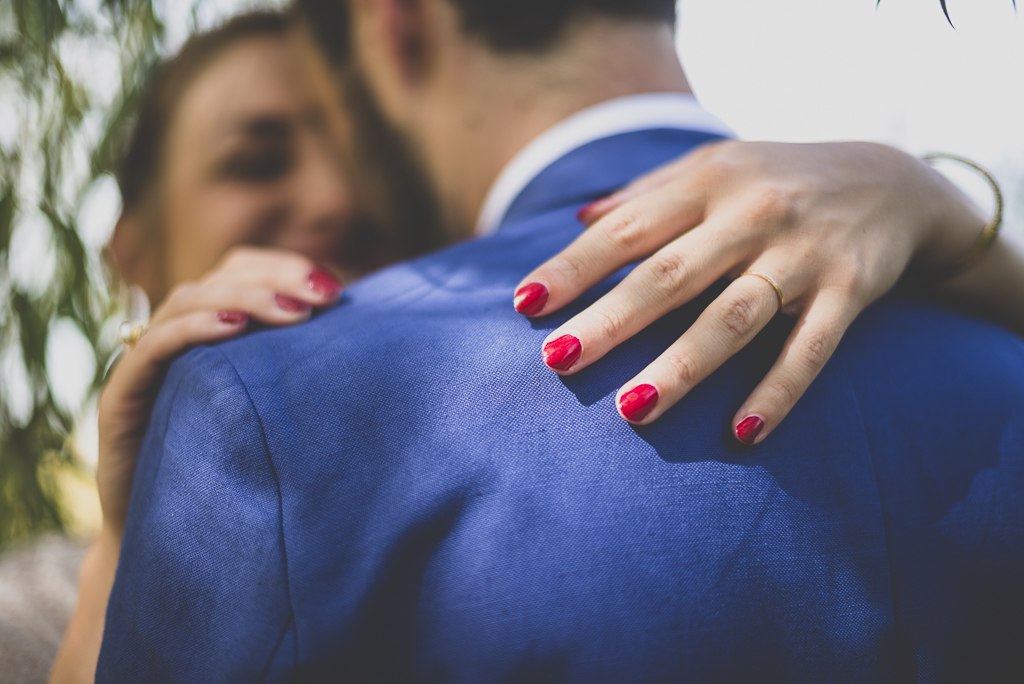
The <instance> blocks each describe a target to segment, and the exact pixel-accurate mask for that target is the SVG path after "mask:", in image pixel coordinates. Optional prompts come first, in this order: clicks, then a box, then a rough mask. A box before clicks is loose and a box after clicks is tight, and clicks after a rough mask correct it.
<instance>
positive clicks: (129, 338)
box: [117, 321, 146, 347]
mask: <svg viewBox="0 0 1024 684" xmlns="http://www.w3.org/2000/svg"><path fill="white" fill-rule="evenodd" d="M145 332H146V326H145V325H143V324H142V323H135V322H133V321H125V322H123V323H122V324H121V325H120V326H119V327H118V329H117V334H118V336H120V338H121V341H122V342H124V343H125V344H127V345H128V346H129V347H134V346H135V343H136V342H138V341H139V338H140V337H142V335H143V333H145Z"/></svg>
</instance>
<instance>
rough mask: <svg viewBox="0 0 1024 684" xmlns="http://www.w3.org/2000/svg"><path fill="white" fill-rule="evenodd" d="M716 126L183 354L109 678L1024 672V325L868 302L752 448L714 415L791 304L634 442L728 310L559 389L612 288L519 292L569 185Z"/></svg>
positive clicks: (117, 624)
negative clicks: (555, 311) (634, 392)
mask: <svg viewBox="0 0 1024 684" xmlns="http://www.w3.org/2000/svg"><path fill="white" fill-rule="evenodd" d="M701 141H702V138H701V137H700V136H695V135H694V134H688V133H685V132H680V131H649V132H644V133H637V134H631V135H626V136H619V137H618V138H609V139H606V140H603V141H599V142H597V143H592V144H591V145H589V146H587V147H586V148H583V149H581V150H578V151H577V152H575V153H573V154H571V155H569V156H568V157H566V158H564V159H563V160H561V161H560V162H558V163H557V164H556V165H554V166H553V167H551V168H550V169H548V171H546V172H545V173H544V174H542V175H541V176H540V177H538V178H537V180H536V181H535V183H534V185H533V186H531V187H528V188H527V190H526V191H525V192H524V193H523V194H522V195H521V197H520V200H519V201H518V202H517V204H516V205H515V206H513V208H512V210H511V212H510V215H511V217H512V218H510V219H509V220H508V221H507V222H506V224H505V226H504V227H503V228H502V229H501V231H500V232H499V233H498V234H497V235H495V236H492V237H490V238H487V239H484V240H479V241H476V242H473V243H470V244H466V245H462V246H460V247H457V248H455V249H452V250H448V251H446V252H442V253H440V254H437V255H434V256H431V257H428V258H426V259H423V260H420V261H418V262H414V263H412V264H408V265H404V266H401V267H398V268H396V269H390V270H388V271H386V272H384V273H382V274H379V275H377V276H374V277H372V278H369V279H367V280H366V281H364V282H362V283H360V284H359V285H357V286H356V287H354V288H352V290H351V291H350V293H349V295H348V299H349V301H347V302H345V303H344V304H343V305H342V306H340V307H338V308H337V309H336V310H334V311H331V312H329V313H327V314H324V315H322V316H321V317H319V318H318V319H317V320H315V321H314V322H312V323H311V324H309V325H307V326H303V327H301V328H298V329H295V330H286V331H276V332H268V333H262V334H259V335H253V336H250V337H248V338H245V339H243V340H240V341H236V342H232V343H229V344H225V345H222V346H220V347H218V348H215V349H202V350H197V351H195V352H193V353H192V354H190V355H189V356H188V357H186V358H185V359H183V360H182V361H179V362H178V363H177V364H175V366H174V367H173V368H172V371H171V373H170V375H169V376H168V380H167V383H166V385H165V388H164V390H163V392H162V394H161V397H160V399H159V401H158V405H157V408H156V411H155V414H154V423H153V426H152V427H151V430H150V433H149V435H148V436H147V442H146V447H145V449H144V453H143V455H142V458H141V461H140V466H139V472H138V475H137V478H136V483H135V491H134V492H133V500H132V511H131V513H130V522H129V527H128V530H127V532H126V537H125V545H124V548H123V552H122V556H121V565H120V567H119V570H118V572H119V575H118V580H117V583H116V584H115V588H114V592H113V594H112V597H111V603H110V610H109V613H108V626H107V631H106V635H105V639H104V650H103V653H102V655H101V661H100V670H99V673H100V679H101V680H103V679H105V678H109V679H111V680H124V681H143V680H144V681H156V680H161V679H165V680H175V681H220V680H231V681H250V680H253V679H260V678H264V679H266V680H267V681H280V680H282V679H284V678H287V677H290V676H295V674H296V673H298V672H301V673H302V674H305V675H307V676H309V677H310V679H311V680H313V681H335V680H338V679H342V680H348V681H359V682H362V681H386V682H394V681H421V680H428V681H434V680H436V681H452V682H482V681H531V682H532V681H547V680H550V681H566V682H602V681H608V682H627V681H680V680H687V681H690V680H694V681H746V680H757V681H823V680H831V679H837V678H838V679H844V680H845V679H851V680H869V681H877V680H888V679H900V678H915V675H916V677H917V678H920V679H921V680H922V681H942V680H949V681H958V680H963V679H964V678H977V679H983V680H987V681H992V680H994V679H997V678H998V676H999V675H1000V674H1003V673H1005V668H1007V667H1011V666H1012V667H1015V668H1017V672H1018V673H1019V672H1020V667H1021V661H1020V658H1021V656H1020V655H1014V653H1013V648H1012V647H1013V645H1014V644H1019V643H1020V639H1021V627H1020V620H1019V619H1018V617H1017V616H1018V615H1019V614H1020V610H1021V609H1022V608H1024V596H1022V590H1021V588H1020V583H1019V577H1020V576H1021V573H1022V572H1024V539H1022V536H1024V506H1022V503H1024V502H1022V501H1021V498H1022V493H1021V492H1022V490H1024V344H1022V343H1021V342H1020V341H1019V340H1017V339H1015V338H1013V337H1012V336H1010V335H1009V334H1007V333H1004V332H1002V331H1000V330H997V329H994V328H992V327H991V326H988V325H985V324H982V323H978V322H974V321H968V320H965V319H962V318H960V317H958V316H955V315H953V314H949V313H946V312H941V311H937V310H933V309H931V308H928V307H923V306H918V305H913V304H908V303H903V302H899V301H886V302H882V303H880V304H879V305H877V306H876V307H874V308H873V309H872V310H870V311H869V312H867V313H866V314H865V315H864V316H863V317H862V319H861V320H860V321H858V323H857V324H856V325H855V326H854V327H853V328H851V330H850V332H849V333H848V335H847V338H846V340H845V341H844V343H843V345H842V346H841V347H840V349H839V350H838V351H837V353H836V355H835V356H834V357H833V360H832V361H831V362H830V363H829V365H828V366H827V367H826V369H825V371H824V372H823V374H822V376H821V377H820V378H819V379H818V380H817V382H816V383H815V384H814V385H813V386H812V388H811V390H810V391H809V392H808V394H807V395H806V396H805V397H804V398H803V399H802V400H801V401H800V403H799V404H798V406H797V408H796V409H795V410H794V411H793V413H792V414H791V415H790V416H789V418H787V420H786V422H785V423H783V425H782V426H781V427H780V428H779V429H777V430H776V431H775V432H774V433H773V434H772V435H771V437H770V438H769V439H768V440H766V442H765V443H764V444H762V445H760V446H759V447H757V448H755V449H743V448H741V447H739V446H738V445H737V444H736V443H735V442H734V441H733V439H732V437H731V436H730V435H729V431H728V428H729V423H728V420H729V417H730V416H731V415H732V414H733V412H734V410H735V408H736V407H737V406H738V405H739V404H740V403H741V402H742V400H743V398H744V397H746V396H747V394H749V392H750V390H751V389H752V388H753V387H754V386H755V385H756V383H757V382H758V381H759V380H760V379H761V378H762V377H763V376H764V373H765V372H766V371H767V369H768V367H769V366H770V365H771V363H772V361H773V360H774V359H775V358H776V357H777V356H778V352H779V349H780V348H781V346H782V342H783V340H784V339H785V337H786V335H787V334H788V332H789V330H790V328H791V325H792V324H791V322H789V321H787V320H786V319H784V318H781V317H780V318H778V319H776V320H775V321H774V322H773V323H772V324H771V325H770V326H769V327H768V328H767V329H766V330H765V331H764V332H763V333H762V334H761V335H760V336H759V337H758V338H757V340H756V341H755V342H754V343H753V344H751V345H750V347H748V349H747V350H745V351H744V352H742V353H741V354H739V355H738V356H737V357H735V358H734V359H732V360H731V361H730V362H729V363H727V364H726V365H725V366H724V367H723V368H722V369H721V370H719V371H718V372H717V373H715V374H714V375H713V376H712V377H711V378H709V379H708V380H706V381H705V382H704V383H702V384H701V385H700V386H698V387H697V388H696V389H695V390H694V391H693V392H691V394H690V395H689V396H687V397H686V399H684V400H683V401H682V402H680V404H679V405H677V406H676V407H675V408H673V409H672V410H671V411H669V412H668V413H667V414H666V415H665V416H664V417H662V418H661V419H660V420H659V421H658V423H656V424H655V425H653V426H650V427H646V428H633V427H631V426H629V425H628V424H626V423H625V422H623V421H622V420H621V419H620V418H619V417H618V415H617V414H616V412H615V409H614V406H613V399H614V393H615V389H616V388H618V387H619V386H620V385H621V383H622V382H624V381H625V380H626V379H628V378H630V377H632V376H633V375H634V374H635V373H636V372H638V371H639V370H640V369H641V368H643V367H644V366H645V365H646V364H647V363H648V362H649V361H650V360H651V359H653V358H654V357H655V356H656V355H657V354H658V353H659V352H661V351H662V350H664V348H665V347H666V346H667V345H668V344H669V343H670V341H672V340H674V339H676V338H677V337H678V336H679V334H680V333H681V331H682V330H684V329H685V328H686V327H687V326H688V325H689V324H690V323H691V322H692V321H693V320H694V319H695V318H696V316H697V315H698V314H699V313H700V311H701V310H702V308H703V306H704V305H705V304H706V303H707V301H708V296H710V295H706V296H705V297H702V298H700V299H699V300H698V301H695V302H694V303H692V304H690V305H688V306H686V307H683V308H682V309H680V310H679V311H677V312H675V313H674V314H672V315H670V316H668V317H666V318H665V319H663V320H662V321H660V322H659V323H657V324H656V325H654V326H652V328H651V329H649V330H647V331H645V332H644V333H643V334H641V335H639V336H637V337H636V338H635V339H633V340H631V341H630V342H628V343H626V344H625V345H623V346H622V347H621V348H620V349H618V350H616V351H615V352H613V353H612V354H609V355H608V357H607V358H605V359H604V360H602V361H601V362H600V363H598V364H596V365H595V366H592V367H590V368H588V369H586V370H585V371H583V372H580V373H578V374H576V375H574V376H572V377H566V378H559V377H558V376H555V375H554V374H553V373H551V371H549V370H548V369H546V368H545V367H544V366H543V365H542V364H541V362H540V358H539V356H540V355H539V349H540V345H541V342H542V340H543V339H544V337H545V336H546V334H547V333H548V332H549V331H550V330H552V329H553V328H554V327H556V326H557V325H558V324H559V323H560V322H562V321H563V320H565V318H567V317H568V316H569V315H571V314H572V313H574V312H576V311H578V310H579V309H580V308H582V307H583V306H585V305H586V304H587V303H589V301H592V300H593V296H596V295H597V294H599V293H594V294H593V295H592V296H591V298H590V299H587V300H584V301H581V302H579V303H578V304H577V305H576V306H575V307H574V308H572V309H570V310H567V311H566V312H564V313H563V314H559V315H558V316H554V317H550V318H546V319H541V320H534V321H530V320H528V319H525V318H523V317H521V316H519V315H517V314H515V312H514V311H513V310H512V307H511V304H510V300H511V292H512V288H513V287H514V286H515V284H516V283H517V282H518V281H519V279H520V278H521V277H522V276H523V275H525V274H526V273H527V272H528V271H530V270H531V269H532V268H534V267H535V266H536V265H537V264H539V263H540V262H541V261H542V260H543V259H545V258H547V257H548V256H550V255H551V254H553V253H554V252H556V251H557V250H558V249H559V248H561V247H563V246H564V245H565V244H567V243H568V242H569V241H570V240H571V239H572V238H573V237H574V236H575V235H576V234H578V231H579V227H578V226H577V225H576V224H575V222H574V219H573V212H574V210H575V209H576V208H577V207H578V206H579V204H581V203H583V202H584V201H586V200H588V199H592V198H594V197H596V196H599V195H600V194H601V193H604V192H607V191H609V190H612V189H614V188H616V187H618V186H620V185H621V184H623V183H624V182H625V181H627V180H629V179H630V178H632V177H634V176H635V175H637V174H639V173H640V172H642V171H645V170H647V169H649V168H651V167H652V166H654V165H656V164H658V163H660V162H662V161H666V160H668V159H671V158H673V157H675V156H677V155H678V154H679V153H681V152H683V151H685V150H686V149H689V147H691V146H692V145H693V144H696V143H699V142H701ZM1018 650H1019V649H1018ZM1013 657H1016V658H1017V659H1018V660H1016V661H1013V660H1012V658H1013Z"/></svg>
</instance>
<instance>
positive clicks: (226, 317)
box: [217, 311, 249, 325]
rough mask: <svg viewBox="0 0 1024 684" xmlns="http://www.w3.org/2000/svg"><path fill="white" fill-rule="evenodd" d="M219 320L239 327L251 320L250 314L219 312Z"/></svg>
mask: <svg viewBox="0 0 1024 684" xmlns="http://www.w3.org/2000/svg"><path fill="white" fill-rule="evenodd" d="M217 320H218V321H220V322H221V323H227V324H228V325H238V324H239V323H243V322H245V321H248V320H249V314H247V313H245V312H244V311H218V312H217Z"/></svg>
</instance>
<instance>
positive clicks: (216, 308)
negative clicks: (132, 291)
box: [97, 247, 341, 540]
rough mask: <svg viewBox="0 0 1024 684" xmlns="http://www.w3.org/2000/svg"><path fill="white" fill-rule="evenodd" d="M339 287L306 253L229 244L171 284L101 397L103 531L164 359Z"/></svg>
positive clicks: (115, 520) (123, 499) (120, 522)
mask: <svg viewBox="0 0 1024 684" xmlns="http://www.w3.org/2000/svg"><path fill="white" fill-rule="evenodd" d="M340 293H341V284H340V283H338V282H337V281H336V280H335V279H334V278H333V277H332V276H330V275H328V274H327V273H325V272H324V271H322V270H320V269H319V268H317V266H316V265H315V264H314V263H313V262H312V261H310V260H309V259H307V258H305V257H303V256H300V255H298V254H294V253H291V252H285V251H281V250H270V249H257V248H252V247H237V248H234V249H233V250H231V251H230V252H229V253H228V254H227V256H225V257H224V259H222V260H221V262H220V264H219V265H218V266H217V268H215V269H214V270H213V271H211V272H210V273H209V274H208V275H207V276H206V277H205V278H203V279H202V280H201V281H200V282H195V283H191V282H190V283H182V284H180V285H178V286H177V287H175V288H174V289H173V290H172V291H171V293H170V294H169V295H168V296H167V298H166V299H165V300H164V302H163V303H162V304H161V305H160V307H159V308H158V309H157V310H156V312H155V313H154V314H153V317H152V319H151V321H150V323H149V327H148V329H147V330H146V332H145V333H144V334H143V335H142V337H141V338H140V339H139V340H138V342H137V343H136V344H135V345H134V346H132V347H131V348H129V349H126V350H125V353H124V354H123V357H122V358H121V359H120V361H119V362H118V364H117V366H116V368H115V369H114V371H113V372H112V373H111V376H110V379H109V381H108V382H107V384H106V387H104V389H103V394H102V396H101V397H100V405H99V454H100V456H99V466H98V468H97V483H98V487H99V494H100V503H101V505H102V509H103V525H104V528H105V529H104V531H105V532H106V533H108V534H110V535H111V536H113V537H114V538H116V539H118V540H119V539H120V535H121V533H122V532H123V531H124V524H125V517H126V515H127V510H128V499H129V496H130V494H131V486H132V476H133V474H134V472H135V462H136V458H137V457H138V453H139V448H140V446H141V443H142V437H143V435H144V434H145V432H146V428H147V426H148V424H149V416H150V411H151V409H152V406H153V401H154V399H155V398H156V394H157V391H158V390H159V389H160V383H161V381H162V379H163V373H164V371H165V369H166V367H167V364H168V363H169V362H170V361H171V360H172V359H173V358H174V357H175V356H177V355H178V354H180V353H181V352H183V351H184V350H186V349H187V348H188V347H190V346H192V345H195V344H202V343H208V342H216V341H219V340H224V339H227V338H229V337H235V336H237V335H240V334H241V333H242V332H244V331H245V329H246V327H247V325H248V323H249V319H250V318H253V319H256V320H258V321H260V322H262V323H266V324H268V325H281V326H283V325H293V324H295V323H300V322H302V321H305V320H307V319H308V318H309V316H310V313H311V312H312V310H313V308H314V307H322V306H327V305H330V304H333V303H335V302H336V301H337V300H338V296H339V295H340Z"/></svg>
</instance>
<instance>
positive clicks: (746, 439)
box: [736, 416, 764, 446]
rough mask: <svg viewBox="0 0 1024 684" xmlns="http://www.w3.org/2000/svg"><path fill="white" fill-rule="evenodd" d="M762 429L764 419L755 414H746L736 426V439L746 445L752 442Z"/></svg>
mask: <svg viewBox="0 0 1024 684" xmlns="http://www.w3.org/2000/svg"><path fill="white" fill-rule="evenodd" d="M763 429H764V421H763V420H761V419H760V418H758V417H757V416H747V417H746V418H744V419H743V420H741V421H740V424H739V425H737V426H736V439H738V440H740V441H741V442H743V443H744V444H746V445H747V446H750V445H752V444H753V443H754V440H755V439H757V436H758V435H759V434H761V430H763Z"/></svg>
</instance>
